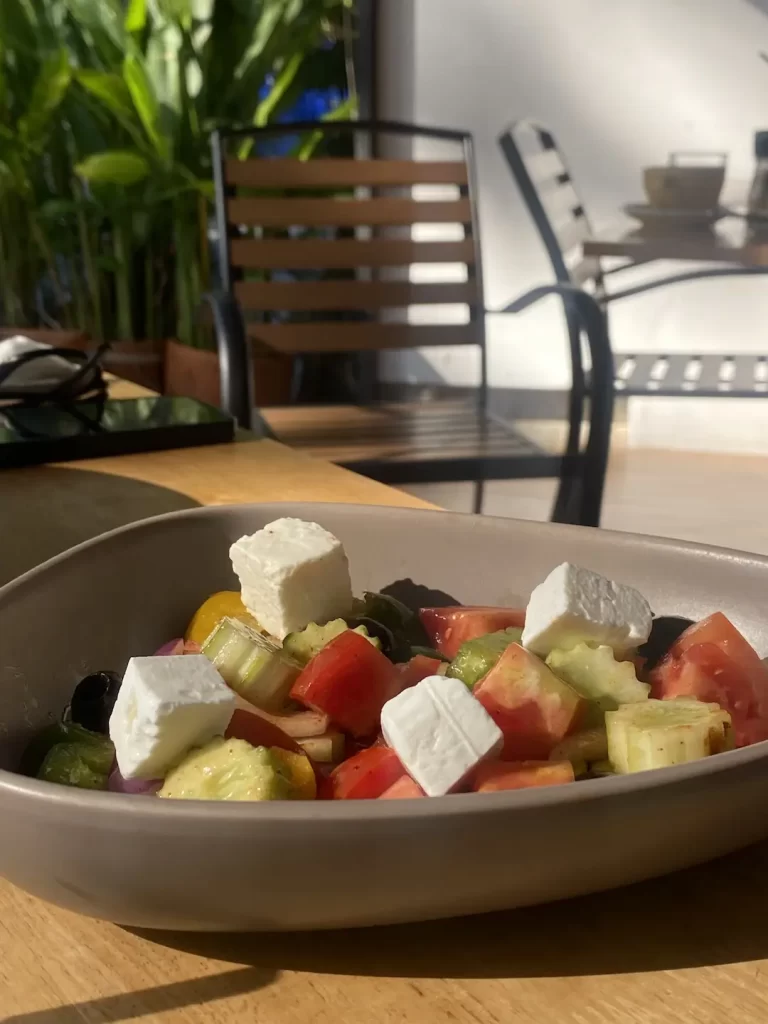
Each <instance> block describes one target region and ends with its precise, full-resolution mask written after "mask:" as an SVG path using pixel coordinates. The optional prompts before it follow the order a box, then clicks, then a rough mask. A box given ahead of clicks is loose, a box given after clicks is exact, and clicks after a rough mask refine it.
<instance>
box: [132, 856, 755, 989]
mask: <svg viewBox="0 0 768 1024" xmlns="http://www.w3.org/2000/svg"><path fill="white" fill-rule="evenodd" d="M563 856H564V857H567V856H568V851H567V850H564V851H563ZM480 861H481V858H480V857H479V858H478V864H477V865H475V866H472V865H468V867H467V870H469V871H471V870H477V869H478V867H479V865H480ZM767 866H768V844H765V843H764V844H761V845H759V846H754V847H751V848H750V849H748V850H745V851H742V852H741V853H738V854H732V855H730V856H728V857H725V858H723V859H721V860H719V861H717V862H716V863H713V864H709V865H704V866H702V867H698V868H692V869H689V870H687V871H684V872H679V873H678V874H675V875H670V876H668V877H666V878H663V879H657V880H655V881H651V882H643V883H640V884H638V885H634V886H630V887H628V888H625V889H619V890H614V891H612V892H608V893H602V894H599V895H596V896H585V897H580V898H578V899H574V900H569V901H564V902H562V903H555V904H550V905H548V906H542V907H527V908H524V909H521V910H516V911H508V912H505V913H498V914H486V915H483V916H478V917H470V918H461V919H455V920H452V921H436V922H430V923H426V924H415V925H403V926H392V927H386V928H379V929H376V930H372V931H368V930H363V929H361V930H349V931H340V932H324V933H292V934H280V933H277V934H269V935H258V934H254V935H212V934H204V935H198V934H194V935H193V934H184V933H171V934H160V933H157V932H143V931H142V932H140V933H139V934H141V935H142V936H143V937H144V938H146V939H147V940H148V941H150V942H155V943H158V944H161V945H168V946H171V947H173V948H176V949H182V950H185V951H188V952H193V953H196V954H198V955H201V956H209V957H214V958H216V959H218V960H228V961H230V962H232V963H239V964H250V965H252V966H254V967H259V968H261V969H264V970H266V969H273V970H292V971H308V972H313V973H320V974H342V975H372V976H375V977H420V978H424V977H430V978H432V977H434V978H440V977H445V978H516V977H517V978H520V977H523V978H534V977H569V976H579V975H600V974H624V973H636V972H643V971H661V970H671V969H675V968H684V967H699V966H705V965H715V964H728V963H736V962H741V961H752V960H760V959H763V958H764V957H768V927H767V926H766V921H768V871H767V870H766V867H767Z"/></svg>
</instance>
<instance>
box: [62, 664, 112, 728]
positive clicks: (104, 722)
mask: <svg viewBox="0 0 768 1024" xmlns="http://www.w3.org/2000/svg"><path fill="white" fill-rule="evenodd" d="M121 682H122V680H121V679H120V676H119V675H118V674H117V673H116V672H93V673H92V674H91V675H89V676H86V677H85V678H84V679H81V680H80V682H79V683H78V684H77V686H76V687H75V692H74V693H73V694H72V700H71V701H70V704H69V718H70V721H72V722H76V723H77V724H78V725H82V726H83V728H85V729H90V730H91V731H92V732H100V733H104V734H106V733H108V732H109V716H110V715H111V714H112V709H113V708H114V706H115V701H116V700H117V695H118V693H119V692H120V685H121Z"/></svg>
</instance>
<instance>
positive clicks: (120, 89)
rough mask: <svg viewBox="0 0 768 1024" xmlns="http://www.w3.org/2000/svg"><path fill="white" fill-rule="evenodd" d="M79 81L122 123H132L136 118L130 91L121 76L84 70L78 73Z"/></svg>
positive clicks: (89, 69) (88, 69)
mask: <svg viewBox="0 0 768 1024" xmlns="http://www.w3.org/2000/svg"><path fill="white" fill-rule="evenodd" d="M77 81H78V82H79V83H80V84H81V85H82V86H83V88H84V89H86V90H87V91H88V92H89V93H90V94H91V95H92V96H95V97H96V99H98V100H99V101H100V102H101V103H102V104H103V105H104V106H105V107H106V108H107V109H108V110H110V111H111V112H112V113H113V114H114V115H115V116H116V117H117V118H118V119H119V120H120V121H121V122H124V123H125V122H130V121H132V120H133V118H134V117H135V110H134V106H133V103H132V101H131V94H130V91H129V90H128V86H127V85H126V84H125V82H124V81H123V79H122V78H121V77H120V75H115V74H112V73H110V72H106V71H94V70H93V69H91V68H82V69H81V70H80V71H78V72H77Z"/></svg>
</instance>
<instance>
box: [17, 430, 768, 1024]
mask: <svg viewBox="0 0 768 1024" xmlns="http://www.w3.org/2000/svg"><path fill="white" fill-rule="evenodd" d="M636 454H637V455H638V458H637V459H636V458H635V455H636ZM765 462H768V460H757V459H754V460H748V461H746V462H744V461H741V462H740V461H739V460H738V459H735V460H734V459H727V460H726V459H724V458H723V457H720V458H719V461H718V459H715V461H714V462H712V461H708V457H705V456H694V457H692V458H691V459H690V461H687V460H686V459H685V458H681V457H677V456H676V457H675V458H674V459H673V460H670V459H665V458H664V457H660V455H659V453H651V454H650V455H649V456H648V457H646V458H643V457H642V455H640V454H639V453H626V458H625V457H623V456H622V455H621V453H619V454H618V455H617V456H616V457H615V458H614V461H613V464H612V471H611V476H610V479H609V486H608V495H607V505H606V518H607V521H608V524H609V525H613V526H618V527H620V528H627V526H629V527H632V528H644V529H646V530H648V531H649V532H662V533H663V532H666V533H671V534H673V535H679V536H690V535H691V534H694V535H695V533H696V531H697V530H702V529H704V530H705V532H707V539H709V540H719V541H720V542H721V543H728V544H732V545H735V546H739V545H744V546H755V543H754V542H755V539H756V538H757V531H758V530H762V525H761V524H762V519H763V509H764V508H765V507H766V501H768V473H767V472H766V468H765V466H764V465H763V463H765ZM729 465H730V467H731V470H730V471H728V466H729ZM734 466H736V467H739V468H738V469H736V470H734V469H733V467H734ZM708 467H709V468H708ZM686 473H687V476H686ZM722 474H725V476H723V475H722ZM750 480H751V481H752V482H751V484H750V483H749V481H750ZM2 485H3V493H2V506H0V519H1V520H2V524H3V529H2V531H0V555H1V556H2V558H1V559H0V565H2V567H3V570H5V569H6V567H7V566H8V565H9V564H11V565H12V564H13V559H16V560H17V561H18V560H19V556H18V555H17V554H16V551H17V549H18V548H19V547H21V550H22V552H23V554H22V555H21V557H20V561H21V562H24V561H27V562H29V560H30V559H33V558H34V557H35V551H36V550H37V551H38V554H39V555H40V557H42V556H43V555H45V554H50V553H52V551H53V549H58V548H60V547H61V546H64V542H69V541H70V540H73V539H82V534H84V533H88V532H89V531H90V533H96V532H99V531H100V530H102V529H105V528H108V527H109V526H111V525H116V523H117V522H119V521H129V520H130V519H132V518H134V519H135V518H138V517H139V516H141V515H142V514H144V515H146V514H151V513H153V512H156V511H165V510H166V509H167V508H174V507H188V506H189V505H191V504H195V503H200V504H204V503H218V502H229V501H251V500H272V499H278V498H307V499H320V500H328V501H355V502H367V503H372V504H376V503H389V504H418V503H419V502H418V499H417V498H413V497H409V496H408V495H405V494H403V493H401V492H398V491H394V490H391V489H389V488H386V487H382V486H380V485H378V484H374V483H371V482H369V481H365V480H362V479H360V478H358V477H355V476H354V475H352V474H350V473H346V472H344V471H342V470H338V469H335V468H333V467H330V466H327V465H325V464H323V463H320V462H313V461H312V460H310V459H307V458H304V457H302V456H297V455H295V454H294V453H292V452H290V451H288V450H287V449H284V448H283V447H282V446H280V445H275V444H273V443H269V442H243V443H239V444H237V445H233V446H228V447H227V448H226V449H207V450H199V451H197V452H183V451H180V452H166V453H159V454H155V455H147V456H135V457H129V458H124V459H119V460H111V459H107V460H100V462H98V463H97V462H90V463H79V464H76V465H73V466H71V467H46V468H44V469H34V470H31V469H30V470H24V471H19V472H18V473H13V474H3V476H2ZM496 486H497V485H494V487H496ZM498 487H499V488H501V490H498V491H496V490H492V493H491V502H492V508H491V511H499V512H505V513H506V514H509V513H510V512H515V511H516V512H517V513H518V514H523V515H525V514H531V515H532V516H533V517H539V516H540V514H542V515H543V513H544V512H545V510H546V502H547V500H548V497H549V493H548V492H547V491H545V490H544V489H543V488H545V487H550V488H551V485H549V484H545V483H542V482H539V481H535V482H527V481H522V482H516V483H511V484H504V485H498ZM740 487H751V490H748V491H747V495H748V500H747V501H743V500H742V507H741V511H739V488H740ZM422 493H423V494H424V497H427V498H430V499H431V500H433V501H437V500H440V497H441V494H442V495H443V496H444V497H445V498H446V499H453V498H456V496H457V491H456V489H451V490H449V491H443V492H440V491H439V490H436V489H434V488H433V489H428V491H424V492H422ZM9 494H10V495H12V497H11V498H10V506H11V507H12V508H15V509H16V511H15V512H14V513H12V514H13V515H14V516H15V517H16V518H15V520H14V526H13V528H12V529H8V528H7V524H8V512H7V509H8V507H9V498H8V495H9ZM497 502H498V504H497ZM702 524H704V525H702ZM28 536H29V537H31V538H32V540H29V541H28V540H27V537H28ZM46 536H47V537H48V538H49V540H48V541H47V543H46ZM38 544H42V548H41V549H38V548H36V547H35V545H38ZM763 549H768V541H767V542H766V543H765V544H764V545H763ZM767 604H768V601H767ZM0 828H2V829H3V839H5V838H6V836H8V835H12V828H13V823H12V822H3V823H0ZM311 843H312V839H311V836H310V835H308V836H307V870H308V871H311V863H312V856H311V850H312V846H311ZM562 856H563V857H567V856H568V850H563V851H562ZM482 869H483V851H482V850H478V851H477V858H476V860H475V861H474V862H473V863H468V864H467V871H482ZM265 884H268V879H265ZM767 920H768V846H759V847H755V848H752V849H751V850H748V851H745V852H743V853H740V854H736V855H734V856H731V857H729V858H727V859H725V860H723V861H720V862H718V863H715V864H711V865H709V866H704V867H700V868H696V869H693V870H690V871H687V872H684V873H682V874H679V875H676V876H673V877H670V878H667V879H662V880H659V881H655V882H648V883H644V884H643V885H639V886H635V887H632V888H629V889H624V890H621V891H619V892H613V893H606V894H603V895H600V896H594V897H588V898H584V899H580V900H575V901H571V902H568V903H562V904H558V905H554V906H548V907H540V908H529V909H526V910H522V911H517V912H512V913H506V914H496V915H492V916H490V917H483V918H474V919H469V920H459V921H451V922H442V923H434V924H425V925H416V926H409V927H402V928H388V929H384V930H379V931H363V932H342V933H335V934H329V935H293V936H291V935H282V936H259V935H255V936H247V935H246V936H215V935H167V934H152V935H151V934H142V933H138V932H135V931H128V930H125V929H121V928H118V927H116V926H113V925H109V924H103V923H99V922H97V921H92V920H89V919H86V918H82V917H77V916H75V915H72V914H70V913H68V912H65V911H61V910H57V909H56V908H54V907H51V906H47V905H45V904H43V903H40V902H39V901H37V900H35V899H33V898H32V897H29V896H27V895H26V894H24V893H22V892H21V891H19V890H18V889H14V888H12V887H11V886H9V885H7V884H4V883H0V1020H2V1021H3V1022H5V1024H8V1022H13V1024H83V1022H87V1024H101V1022H106V1021H110V1022H112V1021H114V1022H117V1021H129V1020H140V1021H142V1022H147V1024H153V1022H163V1024H307V1022H312V1024H406V1022H408V1024H410V1022H413V1024H433V1022H434V1024H437V1022H441V1024H442V1022H445V1024H725V1022H739V1024H765V1022H766V1021H768V928H767V927H766V921H767Z"/></svg>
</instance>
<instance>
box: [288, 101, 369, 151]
mask: <svg viewBox="0 0 768 1024" xmlns="http://www.w3.org/2000/svg"><path fill="white" fill-rule="evenodd" d="M356 116H357V97H356V96H348V97H347V98H346V99H345V100H343V101H342V102H341V103H340V104H339V105H338V107H334V108H333V110H331V111H329V112H328V113H327V114H325V115H324V117H323V118H322V119H321V120H323V121H346V120H347V118H354V117H356ZM322 141H323V133H322V132H319V131H318V132H312V133H311V134H310V135H309V137H308V138H307V139H305V140H304V142H302V143H301V144H300V145H299V147H298V149H297V150H296V151H295V153H294V156H295V157H296V159H297V160H309V158H310V157H311V156H312V154H313V153H314V151H315V150H316V149H317V147H318V146H319V145H320V143H321V142H322Z"/></svg>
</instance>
